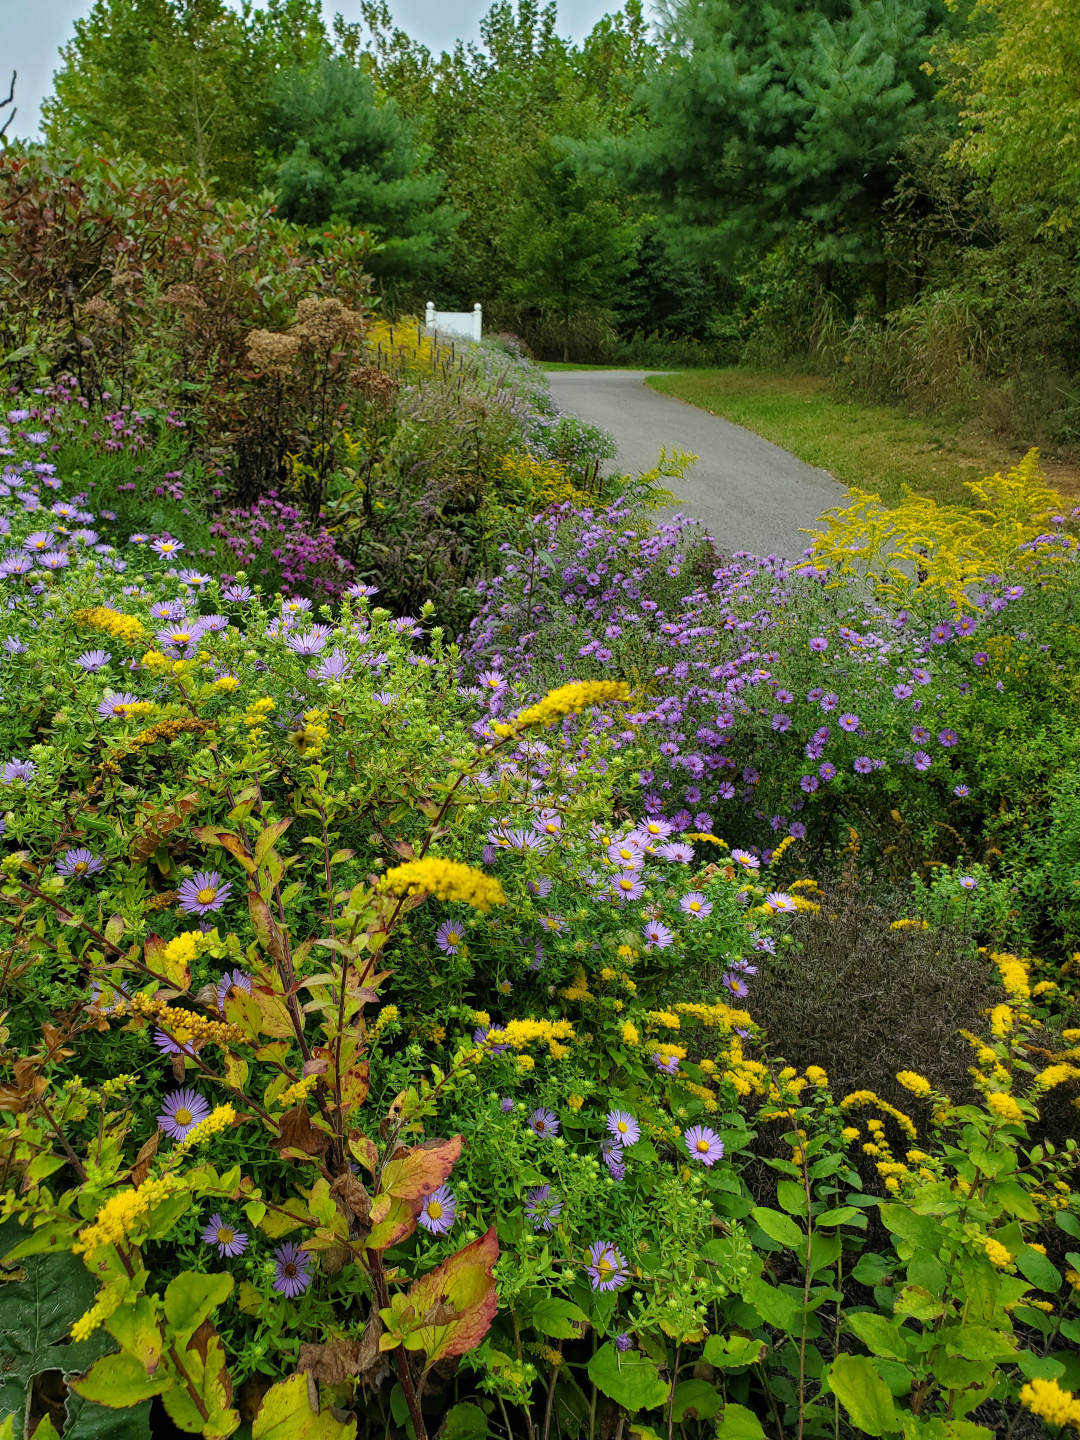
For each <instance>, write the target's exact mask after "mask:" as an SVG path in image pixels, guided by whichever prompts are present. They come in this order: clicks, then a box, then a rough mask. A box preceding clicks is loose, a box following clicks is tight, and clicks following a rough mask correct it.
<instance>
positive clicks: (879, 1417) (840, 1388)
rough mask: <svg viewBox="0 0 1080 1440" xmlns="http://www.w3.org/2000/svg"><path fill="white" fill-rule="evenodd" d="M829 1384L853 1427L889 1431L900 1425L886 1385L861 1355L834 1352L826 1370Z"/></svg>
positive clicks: (876, 1432) (872, 1431) (872, 1432)
mask: <svg viewBox="0 0 1080 1440" xmlns="http://www.w3.org/2000/svg"><path fill="white" fill-rule="evenodd" d="M829 1388H830V1389H831V1390H832V1392H833V1394H834V1395H836V1396H837V1398H838V1399H839V1401H840V1403H841V1405H843V1407H844V1409H845V1410H846V1411H847V1413H848V1416H849V1418H850V1420H851V1423H852V1424H853V1425H854V1426H855V1428H856V1430H862V1431H863V1432H864V1433H865V1434H867V1435H890V1434H892V1433H893V1432H894V1431H897V1430H901V1429H902V1428H903V1421H902V1420H901V1417H900V1415H899V1413H898V1412H897V1409H896V1406H895V1405H894V1404H893V1398H892V1395H891V1393H890V1391H889V1387H888V1385H886V1384H885V1381H884V1380H883V1379H882V1378H881V1376H880V1375H879V1374H878V1372H877V1370H876V1368H875V1366H874V1362H873V1361H872V1360H868V1359H867V1358H866V1356H865V1355H837V1357H836V1359H835V1360H834V1361H833V1363H832V1366H831V1368H830V1370H829Z"/></svg>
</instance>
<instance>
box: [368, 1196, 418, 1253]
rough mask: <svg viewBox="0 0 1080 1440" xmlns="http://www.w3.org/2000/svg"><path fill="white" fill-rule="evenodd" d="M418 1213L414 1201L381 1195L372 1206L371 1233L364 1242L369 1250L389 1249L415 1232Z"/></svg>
mask: <svg viewBox="0 0 1080 1440" xmlns="http://www.w3.org/2000/svg"><path fill="white" fill-rule="evenodd" d="M418 1214H419V1209H415V1210H414V1208H413V1203H412V1201H410V1200H395V1199H393V1198H392V1197H391V1196H390V1195H380V1196H379V1197H378V1199H377V1200H375V1202H374V1203H373V1204H372V1207H371V1217H370V1220H371V1233H370V1234H369V1235H368V1237H367V1239H366V1240H365V1241H364V1244H365V1245H366V1246H367V1248H368V1249H369V1250H388V1249H389V1248H390V1246H391V1245H396V1244H397V1243H398V1242H399V1241H401V1240H405V1239H406V1238H407V1237H408V1236H410V1235H411V1234H412V1233H413V1231H414V1230H415V1229H416V1217H417V1215H418Z"/></svg>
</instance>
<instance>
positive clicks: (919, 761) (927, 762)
mask: <svg viewBox="0 0 1080 1440" xmlns="http://www.w3.org/2000/svg"><path fill="white" fill-rule="evenodd" d="M911 762H912V764H913V765H914V766H915V769H916V770H929V769H930V766H931V765H932V764H933V763H934V762H933V761H932V760H931V759H930V756H929V755H928V754H927V753H926V751H925V750H916V751H915V754H914V755H913V756H912V757H911Z"/></svg>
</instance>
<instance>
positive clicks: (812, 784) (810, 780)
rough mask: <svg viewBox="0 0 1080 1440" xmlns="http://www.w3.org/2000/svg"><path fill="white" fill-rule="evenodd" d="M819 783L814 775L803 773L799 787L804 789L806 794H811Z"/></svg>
mask: <svg viewBox="0 0 1080 1440" xmlns="http://www.w3.org/2000/svg"><path fill="white" fill-rule="evenodd" d="M820 783H821V782H820V781H819V780H818V777H817V776H816V775H804V776H803V777H802V779H801V780H800V781H799V789H800V790H804V791H805V792H806V794H807V795H812V794H813V793H814V791H815V790H816V789H817V788H818V785H819V784H820Z"/></svg>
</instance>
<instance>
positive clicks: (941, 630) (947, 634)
mask: <svg viewBox="0 0 1080 1440" xmlns="http://www.w3.org/2000/svg"><path fill="white" fill-rule="evenodd" d="M952 633H953V631H952V626H951V625H950V624H949V622H948V621H947V620H942V621H941V623H940V624H938V625H935V626H934V628H933V629H932V630H931V631H930V639H931V640H932V641H933V642H934V644H935V645H944V644H945V642H946V641H947V640H951V639H952Z"/></svg>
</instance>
